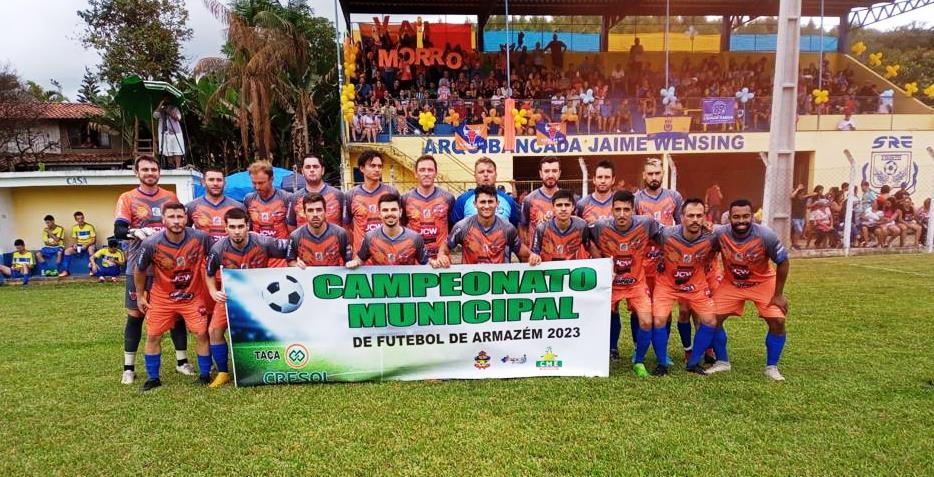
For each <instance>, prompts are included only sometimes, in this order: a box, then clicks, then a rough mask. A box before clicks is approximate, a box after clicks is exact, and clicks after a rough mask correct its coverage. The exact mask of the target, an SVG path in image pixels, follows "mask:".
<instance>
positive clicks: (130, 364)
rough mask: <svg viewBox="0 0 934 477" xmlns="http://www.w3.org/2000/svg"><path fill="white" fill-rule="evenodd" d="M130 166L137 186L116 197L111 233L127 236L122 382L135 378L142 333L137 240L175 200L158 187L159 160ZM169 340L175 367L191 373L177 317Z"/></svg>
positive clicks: (155, 228) (143, 158)
mask: <svg viewBox="0 0 934 477" xmlns="http://www.w3.org/2000/svg"><path fill="white" fill-rule="evenodd" d="M133 170H134V171H135V172H136V177H137V178H138V179H139V187H137V188H136V189H133V190H131V191H128V192H124V193H123V194H121V195H120V197H119V198H118V199H117V207H116V211H115V213H114V217H115V219H114V237H115V238H116V239H117V240H128V241H129V249H128V250H127V255H128V256H127V267H126V274H127V279H126V297H125V298H124V304H125V306H126V315H127V316H126V326H125V327H124V330H123V377H122V378H121V381H120V382H122V383H123V384H133V380H134V379H135V378H136V351H137V350H138V349H139V342H140V340H142V335H143V315H144V314H145V313H143V312H141V311H140V310H139V308H138V307H137V303H136V299H137V297H138V292H142V291H144V290H137V288H136V281H135V280H134V279H133V276H134V272H135V270H136V265H137V263H138V262H139V252H140V243H141V242H142V240H143V239H145V238H147V237H149V236H150V235H152V234H153V233H155V232H157V231H160V230H162V229H163V225H162V213H163V208H164V207H165V205H166V204H168V203H170V202H178V198H177V197H175V193H173V192H169V191H167V190H165V189H163V188H161V187H159V178H160V176H161V171H160V170H159V162H158V161H157V160H156V158H154V157H152V156H139V157H137V158H136V162H135V163H134V164H133ZM147 276H148V277H149V278H147V279H146V280H145V285H146V287H147V288H148V287H149V285H150V283H152V274H151V273H150V274H148V275H147ZM172 343H173V344H174V345H175V359H176V363H177V365H176V367H175V370H176V371H178V372H179V373H181V374H184V375H186V376H193V375H194V374H195V371H194V368H193V367H192V366H191V364H189V363H188V335H187V333H186V332H185V323H184V322H182V321H180V320H179V321H178V322H177V323H176V324H175V327H174V328H172Z"/></svg>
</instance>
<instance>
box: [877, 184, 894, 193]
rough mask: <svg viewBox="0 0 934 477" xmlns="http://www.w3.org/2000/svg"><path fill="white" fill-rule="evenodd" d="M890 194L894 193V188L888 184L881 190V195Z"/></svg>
mask: <svg viewBox="0 0 934 477" xmlns="http://www.w3.org/2000/svg"><path fill="white" fill-rule="evenodd" d="M889 192H892V187H891V186H890V185H888V184H886V185H884V186H882V188H881V189H879V193H880V194H888V193H889Z"/></svg>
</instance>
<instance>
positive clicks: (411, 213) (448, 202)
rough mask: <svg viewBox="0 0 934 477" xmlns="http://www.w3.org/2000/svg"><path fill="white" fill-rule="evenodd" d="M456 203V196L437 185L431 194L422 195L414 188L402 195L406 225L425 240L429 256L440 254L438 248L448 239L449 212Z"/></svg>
mask: <svg viewBox="0 0 934 477" xmlns="http://www.w3.org/2000/svg"><path fill="white" fill-rule="evenodd" d="M453 205H454V196H453V195H451V193H449V192H448V191H446V190H442V189H440V188H438V187H435V188H434V190H433V191H432V192H431V194H428V195H427V196H424V195H422V194H421V193H420V192H419V191H418V189H412V190H410V191H409V192H407V193H406V194H405V195H403V196H402V210H403V211H404V213H405V223H406V227H408V228H410V229H412V230H414V231H416V232H418V233H419V234H420V235H421V236H422V239H423V240H424V241H425V248H426V249H427V250H428V256H429V257H432V258H434V257H436V256H438V249H439V247H440V246H441V244H443V243H447V240H448V214H449V213H450V212H451V207H453Z"/></svg>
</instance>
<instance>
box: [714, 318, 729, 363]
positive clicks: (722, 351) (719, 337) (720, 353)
mask: <svg viewBox="0 0 934 477" xmlns="http://www.w3.org/2000/svg"><path fill="white" fill-rule="evenodd" d="M713 353H714V354H715V355H717V360H718V361H729V360H730V356H729V355H728V354H727V353H726V329H725V328H724V327H722V326H721V327H719V328H717V331H715V332H714V335H713Z"/></svg>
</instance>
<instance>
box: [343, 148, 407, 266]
mask: <svg viewBox="0 0 934 477" xmlns="http://www.w3.org/2000/svg"><path fill="white" fill-rule="evenodd" d="M357 167H358V168H359V169H360V172H361V173H363V184H360V185H358V186H356V187H354V188H353V189H351V190H350V192H349V193H347V208H346V213H347V217H345V219H344V223H345V224H348V228H347V230H346V231H347V233H348V234H349V235H350V239H351V243H353V251H354V253H357V252H359V251H360V245H361V244H363V237H364V236H365V235H366V234H367V233H368V232H369V231H371V230H374V229H376V228H378V227H379V226H380V224H381V221H382V219H381V218H380V209H379V200H380V198H381V197H382V196H383V195H385V194H390V193H391V194H396V195H399V191H397V190H396V188H395V187H392V186H390V185H386V184H383V158H382V157H380V155H379V152H378V151H374V150H372V149H368V150H366V151H363V152H362V153H361V154H360V157H359V158H357Z"/></svg>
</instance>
